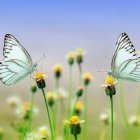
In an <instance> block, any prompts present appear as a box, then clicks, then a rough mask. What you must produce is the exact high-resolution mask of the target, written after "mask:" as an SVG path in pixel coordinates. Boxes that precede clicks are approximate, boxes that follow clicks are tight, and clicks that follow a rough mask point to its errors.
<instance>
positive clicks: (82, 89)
mask: <svg viewBox="0 0 140 140" xmlns="http://www.w3.org/2000/svg"><path fill="white" fill-rule="evenodd" d="M83 91H84V88H83V86H79V87H78V90H77V92H76V95H77V97H81V96H82V95H83Z"/></svg>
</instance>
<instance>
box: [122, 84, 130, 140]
mask: <svg viewBox="0 0 140 140" xmlns="http://www.w3.org/2000/svg"><path fill="white" fill-rule="evenodd" d="M120 105H121V111H122V115H123V119H124V123H125V127H126V130H127V137H128V138H129V139H131V138H132V135H131V131H130V125H129V122H128V119H127V114H126V111H125V105H124V95H123V83H122V82H120Z"/></svg>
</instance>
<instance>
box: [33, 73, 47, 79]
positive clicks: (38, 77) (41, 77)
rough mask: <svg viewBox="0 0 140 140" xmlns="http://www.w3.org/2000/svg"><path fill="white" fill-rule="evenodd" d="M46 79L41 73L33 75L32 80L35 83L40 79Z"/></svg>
mask: <svg viewBox="0 0 140 140" xmlns="http://www.w3.org/2000/svg"><path fill="white" fill-rule="evenodd" d="M45 78H46V75H44V74H43V73H42V72H37V73H36V74H35V75H34V79H35V80H36V81H38V80H40V79H45Z"/></svg>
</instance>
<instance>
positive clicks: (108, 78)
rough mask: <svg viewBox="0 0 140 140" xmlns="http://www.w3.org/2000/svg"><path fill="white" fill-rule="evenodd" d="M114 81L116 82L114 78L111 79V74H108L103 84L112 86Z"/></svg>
mask: <svg viewBox="0 0 140 140" xmlns="http://www.w3.org/2000/svg"><path fill="white" fill-rule="evenodd" d="M115 83H116V82H115V80H114V79H113V77H112V76H108V77H107V78H106V81H105V84H106V85H107V86H114V85H115Z"/></svg>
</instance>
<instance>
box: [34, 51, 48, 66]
mask: <svg viewBox="0 0 140 140" xmlns="http://www.w3.org/2000/svg"><path fill="white" fill-rule="evenodd" d="M46 57H47V55H46V54H45V53H43V54H42V57H41V58H40V59H39V60H37V61H36V64H37V63H39V62H40V61H42V60H44V59H46Z"/></svg>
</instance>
